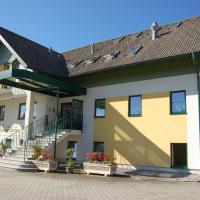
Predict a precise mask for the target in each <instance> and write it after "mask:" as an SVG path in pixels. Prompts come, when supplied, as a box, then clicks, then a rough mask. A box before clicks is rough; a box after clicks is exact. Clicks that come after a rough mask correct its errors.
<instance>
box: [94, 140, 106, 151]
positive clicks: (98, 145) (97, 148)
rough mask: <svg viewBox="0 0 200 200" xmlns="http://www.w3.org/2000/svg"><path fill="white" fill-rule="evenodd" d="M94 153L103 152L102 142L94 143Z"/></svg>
mask: <svg viewBox="0 0 200 200" xmlns="http://www.w3.org/2000/svg"><path fill="white" fill-rule="evenodd" d="M93 151H94V152H104V142H94V146H93Z"/></svg>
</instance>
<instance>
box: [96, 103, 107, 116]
mask: <svg viewBox="0 0 200 200" xmlns="http://www.w3.org/2000/svg"><path fill="white" fill-rule="evenodd" d="M95 117H96V118H102V117H105V99H96V100H95Z"/></svg>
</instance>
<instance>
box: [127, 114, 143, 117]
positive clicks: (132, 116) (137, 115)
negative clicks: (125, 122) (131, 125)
mask: <svg viewBox="0 0 200 200" xmlns="http://www.w3.org/2000/svg"><path fill="white" fill-rule="evenodd" d="M128 116H129V117H142V115H141V114H139V115H128Z"/></svg>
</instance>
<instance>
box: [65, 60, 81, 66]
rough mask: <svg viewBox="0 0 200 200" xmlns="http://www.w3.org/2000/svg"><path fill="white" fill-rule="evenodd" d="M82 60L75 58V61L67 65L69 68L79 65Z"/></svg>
mask: <svg viewBox="0 0 200 200" xmlns="http://www.w3.org/2000/svg"><path fill="white" fill-rule="evenodd" d="M82 62H83V59H80V60H77V61H75V62H73V63H72V64H70V65H68V67H69V68H72V67H78V65H80V64H81V63H82Z"/></svg>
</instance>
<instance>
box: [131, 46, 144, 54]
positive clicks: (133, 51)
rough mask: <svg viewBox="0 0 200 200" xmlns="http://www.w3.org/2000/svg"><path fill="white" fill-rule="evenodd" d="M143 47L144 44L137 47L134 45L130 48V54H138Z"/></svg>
mask: <svg viewBox="0 0 200 200" xmlns="http://www.w3.org/2000/svg"><path fill="white" fill-rule="evenodd" d="M141 49H142V46H137V47H133V48H130V49H129V50H128V55H133V54H134V55H135V54H137V53H138V52H139V51H140V50H141Z"/></svg>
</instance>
